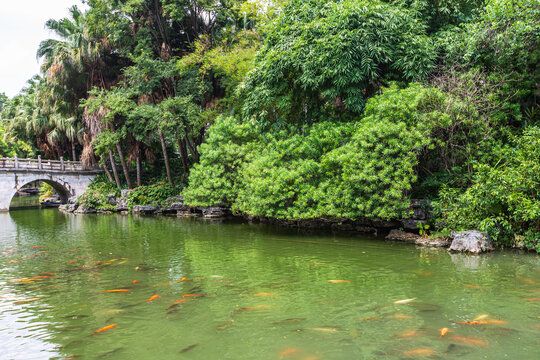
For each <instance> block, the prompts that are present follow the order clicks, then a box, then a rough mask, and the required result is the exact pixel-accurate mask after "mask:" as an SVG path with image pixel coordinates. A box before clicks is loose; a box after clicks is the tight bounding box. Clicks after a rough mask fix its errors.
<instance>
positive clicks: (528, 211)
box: [436, 127, 540, 252]
mask: <svg viewBox="0 0 540 360" xmlns="http://www.w3.org/2000/svg"><path fill="white" fill-rule="evenodd" d="M476 170H477V172H476V174H475V178H474V183H473V185H472V186H471V187H469V188H468V189H467V190H466V191H463V190H462V189H456V188H448V187H446V188H444V189H443V190H442V191H441V193H440V200H439V201H438V202H437V204H436V205H437V206H436V208H437V210H438V214H439V221H440V222H439V226H440V228H442V229H445V230H465V229H478V230H482V231H486V232H487V233H488V234H489V235H490V236H491V237H492V239H493V240H495V241H496V242H497V243H499V244H505V245H512V244H513V243H514V242H515V241H517V242H519V243H523V244H525V245H526V246H528V247H530V248H535V249H536V250H537V251H539V252H540V128H539V127H531V128H529V129H527V130H525V131H524V132H523V135H522V136H519V137H517V138H516V139H515V147H514V148H512V149H505V150H503V151H501V153H500V159H499V162H498V163H497V164H496V165H495V166H489V165H486V164H482V165H479V166H478V167H477V169H476Z"/></svg>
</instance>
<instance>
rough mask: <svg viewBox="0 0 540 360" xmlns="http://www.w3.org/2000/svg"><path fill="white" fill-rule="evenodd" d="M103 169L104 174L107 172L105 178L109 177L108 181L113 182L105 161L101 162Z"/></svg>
mask: <svg viewBox="0 0 540 360" xmlns="http://www.w3.org/2000/svg"><path fill="white" fill-rule="evenodd" d="M103 170H105V174H107V178H108V179H109V182H114V180H113V178H112V175H111V172H110V171H109V169H108V168H107V164H106V163H105V162H104V163H103Z"/></svg>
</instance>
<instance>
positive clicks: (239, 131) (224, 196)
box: [183, 117, 262, 206]
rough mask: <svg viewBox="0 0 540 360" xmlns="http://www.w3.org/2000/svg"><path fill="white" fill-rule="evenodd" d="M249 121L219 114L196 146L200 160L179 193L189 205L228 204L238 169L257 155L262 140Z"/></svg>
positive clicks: (233, 197)
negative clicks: (204, 137)
mask: <svg viewBox="0 0 540 360" xmlns="http://www.w3.org/2000/svg"><path fill="white" fill-rule="evenodd" d="M258 138H259V137H258V135H257V133H256V131H255V130H254V129H253V127H252V126H251V125H250V124H241V123H240V122H238V120H237V119H235V118H234V117H221V118H218V119H217V120H216V123H215V124H214V125H213V126H212V127H211V128H210V130H209V131H208V138H207V139H206V141H205V143H204V144H202V145H201V146H200V149H199V151H200V153H201V161H200V163H198V164H196V165H195V166H194V167H193V170H192V171H191V174H190V177H189V186H188V187H187V188H186V189H185V191H184V193H183V196H184V197H185V199H186V201H187V202H188V203H189V204H192V205H195V206H211V205H219V204H227V205H231V204H232V203H233V202H234V201H235V199H236V196H237V194H238V177H239V169H240V167H241V166H242V164H243V163H244V161H246V158H247V157H250V158H251V157H254V156H258V155H259V154H260V151H258V150H259V149H260V148H262V143H261V141H260V140H258Z"/></svg>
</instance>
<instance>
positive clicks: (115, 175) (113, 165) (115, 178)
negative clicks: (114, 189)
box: [109, 150, 122, 189]
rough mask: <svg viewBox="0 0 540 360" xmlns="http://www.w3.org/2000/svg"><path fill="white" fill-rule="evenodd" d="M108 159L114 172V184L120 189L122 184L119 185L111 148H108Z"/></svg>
mask: <svg viewBox="0 0 540 360" xmlns="http://www.w3.org/2000/svg"><path fill="white" fill-rule="evenodd" d="M109 159H110V160H111V168H112V171H113V174H114V180H115V181H116V186H118V188H119V189H121V188H122V185H120V178H119V177H118V170H116V164H115V162H114V155H113V152H112V150H109Z"/></svg>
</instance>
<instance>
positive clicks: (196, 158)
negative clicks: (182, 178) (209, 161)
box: [186, 136, 199, 163]
mask: <svg viewBox="0 0 540 360" xmlns="http://www.w3.org/2000/svg"><path fill="white" fill-rule="evenodd" d="M186 144H187V145H188V147H189V151H191V156H193V161H194V162H195V163H198V162H199V152H198V151H197V149H195V147H193V146H192V145H191V142H190V141H189V138H188V137H187V136H186Z"/></svg>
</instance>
